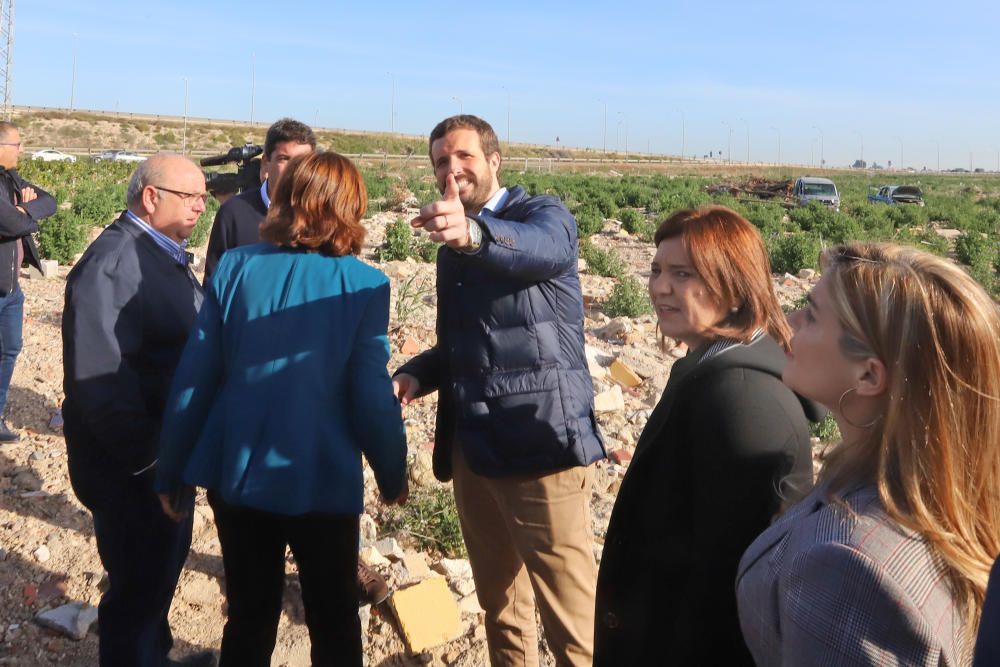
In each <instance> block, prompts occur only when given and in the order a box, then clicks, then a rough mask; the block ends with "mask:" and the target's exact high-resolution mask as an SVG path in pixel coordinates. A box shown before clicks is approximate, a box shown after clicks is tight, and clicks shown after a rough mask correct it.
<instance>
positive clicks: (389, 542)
mask: <svg viewBox="0 0 1000 667" xmlns="http://www.w3.org/2000/svg"><path fill="white" fill-rule="evenodd" d="M372 546H373V547H375V548H376V549H378V552H379V553H380V554H382V555H383V556H385V557H386V558H388V559H389V560H391V561H397V560H403V547H401V546H399V542H397V541H396V538H395V537H386V538H383V539H381V540H379V541H378V542H376V543H375V544H373V545H372Z"/></svg>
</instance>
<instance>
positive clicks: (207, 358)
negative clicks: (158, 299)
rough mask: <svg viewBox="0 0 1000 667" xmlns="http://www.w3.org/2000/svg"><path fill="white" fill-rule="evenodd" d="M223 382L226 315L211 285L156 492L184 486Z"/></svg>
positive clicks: (167, 429)
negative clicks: (182, 477)
mask: <svg viewBox="0 0 1000 667" xmlns="http://www.w3.org/2000/svg"><path fill="white" fill-rule="evenodd" d="M222 378H223V350H222V314H221V309H220V308H219V301H218V299H217V298H216V288H215V287H214V286H210V287H209V288H208V289H207V290H205V301H204V302H203V303H202V306H201V310H200V311H198V318H197V319H196V320H195V324H194V328H193V329H192V331H191V336H190V337H189V338H188V340H187V344H186V345H185V346H184V352H183V353H182V354H181V359H180V362H179V363H178V364H177V370H176V372H175V373H174V379H173V383H172V384H171V385H170V395H169V398H168V399H167V404H166V409H165V410H164V414H163V428H162V431H161V433H160V446H159V459H158V461H157V463H156V490H157V491H159V492H161V493H163V492H167V491H173V490H175V489H177V488H178V487H180V486H182V485H183V480H182V479H181V476H182V474H183V472H184V468H185V466H186V465H187V462H188V459H189V458H190V456H191V452H192V451H193V450H194V447H195V445H196V444H197V443H198V438H199V436H200V435H201V432H202V429H203V428H204V426H205V422H206V421H207V420H208V415H209V413H210V412H211V409H212V406H213V405H215V400H216V397H217V395H218V391H219V385H220V384H221V382H222Z"/></svg>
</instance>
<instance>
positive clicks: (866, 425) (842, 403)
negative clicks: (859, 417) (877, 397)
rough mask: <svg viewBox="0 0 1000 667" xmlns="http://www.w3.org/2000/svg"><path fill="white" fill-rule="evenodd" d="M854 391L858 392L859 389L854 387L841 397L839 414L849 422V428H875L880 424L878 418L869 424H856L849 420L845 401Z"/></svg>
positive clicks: (845, 391)
mask: <svg viewBox="0 0 1000 667" xmlns="http://www.w3.org/2000/svg"><path fill="white" fill-rule="evenodd" d="M852 391H857V389H855V388H854V387H848V388H847V389H845V390H844V393H843V394H841V395H840V400H838V401H837V412H839V413H840V416H841V418H842V419H843V420H844V421H845V422H847V424H848V426H853V427H854V428H871V427H872V426H875V424H877V423H878V420H879V418H878V417H876V418H875V419H873V420H871V421H870V422H868V423H867V424H855V423H854V422H852V421H851V420H850V419H848V418H847V413H846V412H844V399H845V398H846V397H847V395H848V394H849V393H851V392H852Z"/></svg>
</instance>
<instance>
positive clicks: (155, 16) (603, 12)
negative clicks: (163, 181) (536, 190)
mask: <svg viewBox="0 0 1000 667" xmlns="http://www.w3.org/2000/svg"><path fill="white" fill-rule="evenodd" d="M998 25H1000V3H994V2H972V1H968V0H957V1H954V2H949V3H937V2H934V3H932V2H929V1H927V0H917V1H911V2H907V3H903V2H896V1H894V0H893V1H888V2H879V1H877V0H876V1H874V2H856V1H854V0H846V1H841V2H819V3H796V2H788V1H787V0H786V1H784V2H772V1H770V0H762V1H759V2H753V3H749V2H711V1H707V0H706V1H703V2H701V3H691V2H683V3H680V2H674V1H673V0H660V1H659V2H629V1H627V0H623V1H620V2H601V3H597V2H589V1H588V0H580V1H577V2H544V1H541V2H540V1H538V0H536V1H535V2H521V1H520V0H509V1H508V2H505V3H502V4H494V5H490V4H487V3H483V2H478V3H454V4H452V5H448V4H446V3H440V2H436V3H427V2H420V1H418V0H410V1H408V2H396V1H392V2H378V1H372V2H368V3H359V2H341V1H339V0H332V1H329V0H328V1H326V2H313V1H311V0H310V1H302V2H296V1H294V0H287V1H286V2H284V3H275V2H258V1H256V0H243V1H241V2H238V3H237V2H232V1H231V0H215V1H214V2H211V1H206V0H201V1H199V2H193V1H190V0H178V1H174V2H169V3H167V2H155V1H146V2H123V1H121V0H104V1H102V0H96V1H94V2H78V1H74V2H69V1H68V0H30V1H25V0H21V2H19V3H17V6H16V11H15V28H14V37H15V47H14V60H13V67H12V69H13V74H14V82H13V103H14V104H16V105H33V106H50V107H69V106H70V102H71V97H72V103H73V107H74V108H76V109H94V110H108V111H114V110H119V111H122V112H125V111H131V112H141V113H153V114H166V115H177V116H180V115H183V114H184V112H185V88H187V113H188V115H190V116H193V117H210V118H221V119H234V120H250V119H251V113H252V114H253V120H255V121H256V122H260V123H270V122H272V121H274V120H276V119H278V118H280V117H282V116H291V117H294V118H297V119H299V120H302V121H304V122H306V123H309V124H311V125H314V126H316V127H324V128H344V129H352V130H376V131H390V130H395V131H397V132H403V133H407V134H415V135H426V134H428V133H429V132H430V129H431V128H432V127H433V126H434V124H435V123H437V122H438V121H439V120H441V119H442V118H444V117H446V116H449V115H452V114H456V113H459V112H464V113H473V114H476V115H478V116H481V117H483V118H485V119H486V120H487V121H489V122H490V123H491V124H492V125H493V127H494V128H495V130H496V132H497V134H498V136H499V137H500V139H501V140H505V139H506V138H507V137H508V135H509V138H510V140H511V141H513V142H523V143H536V144H549V145H557V139H558V145H560V146H573V147H579V148H590V149H594V150H597V151H601V150H604V149H605V148H606V149H607V150H616V149H617V150H620V151H622V150H625V149H626V148H627V149H628V151H629V152H646V151H651V152H655V153H668V154H679V153H681V151H682V149H683V152H684V154H685V155H688V156H694V155H696V156H698V157H701V156H704V155H708V154H709V152H710V151H711V152H712V154H713V155H718V154H719V152H721V153H722V154H723V155H724V156H728V157H730V158H731V159H732V160H734V161H743V160H745V159H747V155H748V147H749V158H750V160H752V161H754V162H757V161H766V162H777V161H779V149H780V161H781V162H783V163H789V162H793V163H798V164H801V165H819V164H820V161H821V159H822V160H825V162H826V164H827V165H830V166H846V165H849V164H850V163H852V162H853V161H854V160H857V159H862V158H863V159H864V160H866V161H867V162H869V163H870V162H872V161H875V162H877V163H879V164H881V165H888V163H889V162H890V161H891V163H892V165H893V166H899V165H900V164H902V166H904V167H913V168H916V169H921V168H923V167H927V168H929V169H935V168H937V167H938V165H939V164H940V167H941V168H942V169H947V168H951V167H963V168H966V169H969V168H977V167H978V168H984V169H987V170H994V169H997V170H1000V71H998V70H1000V67H998V66H1000V48H998V41H1000V33H998V30H997V26H998ZM74 62H75V76H74ZM251 108H252V112H251ZM27 140H28V141H29V142H30V137H29V138H27Z"/></svg>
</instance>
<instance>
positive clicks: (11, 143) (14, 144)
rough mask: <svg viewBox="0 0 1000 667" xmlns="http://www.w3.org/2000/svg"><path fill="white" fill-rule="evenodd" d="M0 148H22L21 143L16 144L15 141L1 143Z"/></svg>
mask: <svg viewBox="0 0 1000 667" xmlns="http://www.w3.org/2000/svg"><path fill="white" fill-rule="evenodd" d="M0 146H17V147H18V148H20V147H21V142H20V141H17V142H14V141H0Z"/></svg>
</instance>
